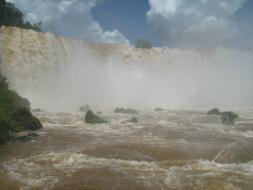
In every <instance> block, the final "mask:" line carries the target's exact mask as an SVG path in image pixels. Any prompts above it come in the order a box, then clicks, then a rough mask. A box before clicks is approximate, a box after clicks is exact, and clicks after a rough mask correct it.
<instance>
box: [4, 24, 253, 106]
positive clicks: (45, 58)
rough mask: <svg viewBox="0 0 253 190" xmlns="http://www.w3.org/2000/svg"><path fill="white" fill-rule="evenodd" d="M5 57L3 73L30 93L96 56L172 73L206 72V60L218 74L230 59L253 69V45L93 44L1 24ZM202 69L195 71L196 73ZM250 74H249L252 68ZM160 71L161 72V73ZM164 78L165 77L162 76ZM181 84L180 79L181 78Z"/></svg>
mask: <svg viewBox="0 0 253 190" xmlns="http://www.w3.org/2000/svg"><path fill="white" fill-rule="evenodd" d="M0 60H1V65H0V69H1V70H2V73H3V75H4V76H6V77H7V79H8V81H9V84H10V86H11V87H12V88H13V89H15V90H17V91H18V92H19V93H21V95H26V89H27V88H31V87H32V88H33V89H36V88H37V87H38V84H40V83H39V82H38V81H41V80H44V79H45V78H50V77H52V76H54V75H56V73H59V72H61V71H64V70H66V69H67V68H69V67H70V65H73V64H75V63H76V62H78V63H81V64H87V63H94V62H96V63H97V64H101V65H106V64H108V63H110V62H111V61H112V60H114V61H113V62H117V64H121V65H122V64H123V65H130V66H136V67H140V65H149V67H150V68H152V69H150V70H152V71H153V70H156V67H159V68H160V70H161V71H162V72H163V71H164V70H166V71H168V73H166V74H163V75H164V76H167V75H170V74H171V72H173V71H175V70H181V71H182V72H181V75H187V74H188V73H189V71H188V70H187V69H185V68H189V67H190V68H191V69H190V70H191V71H194V70H196V71H197V70H198V71H199V72H198V74H201V75H205V72H202V71H203V68H202V67H203V65H209V66H207V67H206V66H205V69H204V70H205V71H207V70H211V73H212V74H211V75H213V74H215V73H216V71H214V70H215V69H214V67H216V69H217V68H222V69H226V65H224V63H230V62H233V63H235V62H237V63H239V62H243V64H245V65H246V66H245V68H246V70H248V69H252V66H250V65H249V64H250V63H251V62H252V60H253V56H252V52H249V51H241V50H235V49H224V48H217V49H202V50H199V49H184V50H182V49H169V48H152V49H136V48H134V47H130V46H127V45H122V44H92V43H87V42H84V41H78V40H72V39H67V38H63V37H59V36H55V35H53V34H49V33H41V32H35V31H33V30H24V29H20V28H15V27H2V28H1V29H0ZM251 65H252V64H251ZM236 67H237V66H235V64H231V68H232V69H234V70H237V69H236ZM242 67H243V66H242ZM227 69H230V68H227ZM159 72H160V71H159ZM159 72H157V73H159ZM184 73H185V74H184ZM209 73H210V72H209ZM198 74H197V73H194V72H193V73H190V75H192V76H194V77H196V76H197V75H198ZM237 74H238V75H239V74H240V73H237ZM246 74H247V75H249V74H250V73H246ZM100 75H101V73H100ZM110 75H111V74H110ZM112 75H113V74H112ZM133 75H135V76H136V75H138V73H137V74H136V72H135V73H134V74H133ZM220 75H222V74H220ZM231 75H233V74H231ZM157 76H161V75H160V74H157ZM171 76H178V73H177V72H175V73H172V75H171ZM201 77H204V76H201ZM220 77H221V76H220ZM237 77H238V76H237ZM249 77H250V76H249ZM135 78H136V77H135ZM137 78H138V76H137ZM181 78H182V77H181ZM190 78H192V77H190ZM250 79H252V78H250ZM87 80H90V79H87ZM169 80H170V81H171V80H174V82H176V81H179V80H178V79H177V78H175V79H174V78H170V79H169ZM210 80H211V79H210ZM247 80H248V79H247ZM130 81H131V80H130ZM161 81H164V80H163V79H161ZM186 81H188V80H186ZM146 83H147V82H146ZM149 83H150V82H149ZM183 83H184V82H183ZM130 85H131V84H130ZM178 85H180V81H179V84H178ZM188 86H189V85H188ZM171 91H173V90H171ZM182 93H183V92H182ZM84 103H89V102H84Z"/></svg>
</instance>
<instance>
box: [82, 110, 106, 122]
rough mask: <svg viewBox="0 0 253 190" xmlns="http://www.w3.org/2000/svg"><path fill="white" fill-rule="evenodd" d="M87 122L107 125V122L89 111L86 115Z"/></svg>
mask: <svg viewBox="0 0 253 190" xmlns="http://www.w3.org/2000/svg"><path fill="white" fill-rule="evenodd" d="M85 122H86V123H107V121H106V120H104V119H102V118H101V117H99V116H98V115H96V114H94V113H93V112H92V111H91V110H88V111H87V113H86V115H85Z"/></svg>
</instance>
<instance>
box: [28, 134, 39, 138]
mask: <svg viewBox="0 0 253 190" xmlns="http://www.w3.org/2000/svg"><path fill="white" fill-rule="evenodd" d="M28 137H39V135H38V134H37V133H30V134H29V135H28Z"/></svg>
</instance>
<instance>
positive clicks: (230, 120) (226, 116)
mask: <svg viewBox="0 0 253 190" xmlns="http://www.w3.org/2000/svg"><path fill="white" fill-rule="evenodd" d="M238 117H239V116H238V115H237V114H235V113H233V112H231V111H226V112H221V122H222V123H223V124H224V125H232V124H234V120H235V119H236V118H238Z"/></svg>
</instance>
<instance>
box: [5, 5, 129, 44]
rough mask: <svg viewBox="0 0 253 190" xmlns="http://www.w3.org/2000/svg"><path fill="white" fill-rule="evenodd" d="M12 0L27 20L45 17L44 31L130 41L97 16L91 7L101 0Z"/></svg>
mask: <svg viewBox="0 0 253 190" xmlns="http://www.w3.org/2000/svg"><path fill="white" fill-rule="evenodd" d="M8 1H9V2H12V3H14V4H15V5H16V6H17V7H18V8H19V9H20V10H21V11H22V12H24V15H25V19H26V20H28V21H30V22H32V23H36V22H39V21H41V22H42V29H43V30H44V31H47V32H52V33H54V34H58V35H63V36H67V37H72V38H81V39H85V40H88V41H92V42H102V43H127V44H128V43H129V41H128V40H127V39H126V38H125V36H124V35H123V34H121V33H120V32H119V31H118V30H117V29H114V30H113V31H104V30H103V28H102V27H101V26H100V24H99V23H98V22H96V21H95V20H94V19H93V17H92V13H91V9H92V8H93V7H95V6H96V4H97V3H98V1H99V0H85V1H82V0H54V1H52V0H33V1H27V0H8Z"/></svg>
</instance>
